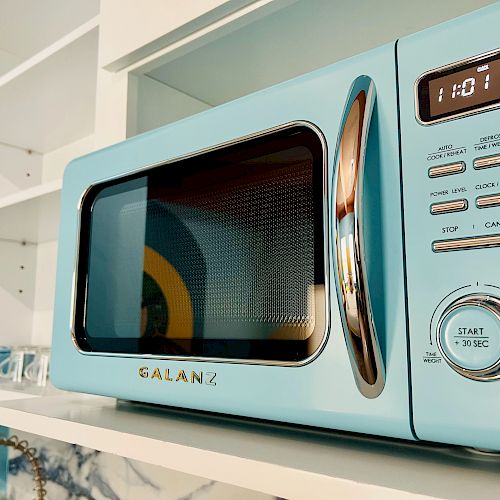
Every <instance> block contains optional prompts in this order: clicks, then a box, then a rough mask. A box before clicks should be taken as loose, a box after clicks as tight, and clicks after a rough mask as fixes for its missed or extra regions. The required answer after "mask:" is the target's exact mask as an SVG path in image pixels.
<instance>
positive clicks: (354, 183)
mask: <svg viewBox="0 0 500 500" xmlns="http://www.w3.org/2000/svg"><path fill="white" fill-rule="evenodd" d="M375 95H376V94H375V85H374V83H373V81H372V80H371V79H370V78H369V77H367V76H360V77H359V78H357V79H356V80H355V82H354V83H353V85H352V87H351V89H350V93H349V97H348V99H347V103H346V106H345V109H344V114H343V118H342V121H341V127H340V132H339V139H338V143H337V150H336V156H335V167H336V169H335V171H336V175H337V180H336V190H335V201H334V209H335V229H336V234H335V235H334V238H333V240H334V241H335V242H336V263H337V266H336V268H337V269H336V271H337V285H338V292H339V302H340V312H341V317H342V324H343V327H344V336H345V340H346V343H347V349H348V352H349V359H350V362H351V366H352V369H353V372H354V376H355V379H356V384H357V386H358V388H359V390H360V392H361V393H362V394H363V395H364V396H366V397H368V398H375V397H377V396H378V395H379V394H380V393H381V392H382V390H383V388H384V384H385V369H384V363H383V359H382V354H381V349H380V343H379V340H378V337H377V332H376V329H375V323H374V318H373V313H372V306H371V302H372V301H371V297H370V288H369V284H368V273H367V269H366V248H365V241H364V236H363V232H364V207H363V180H364V170H365V156H366V148H367V142H368V133H369V128H370V121H371V117H372V113H373V108H374V102H375Z"/></svg>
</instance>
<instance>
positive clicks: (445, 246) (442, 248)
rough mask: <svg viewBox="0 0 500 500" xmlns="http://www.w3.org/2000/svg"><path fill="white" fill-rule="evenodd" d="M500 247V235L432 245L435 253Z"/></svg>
mask: <svg viewBox="0 0 500 500" xmlns="http://www.w3.org/2000/svg"><path fill="white" fill-rule="evenodd" d="M498 246H500V234H494V235H492V236H473V237H472V238H458V239H454V240H440V241H434V242H433V243H432V250H433V251H434V252H451V251H453V250H474V249H476V248H491V247H498Z"/></svg>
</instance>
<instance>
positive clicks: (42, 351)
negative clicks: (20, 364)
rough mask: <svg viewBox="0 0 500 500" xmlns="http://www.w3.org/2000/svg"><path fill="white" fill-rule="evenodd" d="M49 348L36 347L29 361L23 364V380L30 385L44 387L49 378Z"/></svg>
mask: <svg viewBox="0 0 500 500" xmlns="http://www.w3.org/2000/svg"><path fill="white" fill-rule="evenodd" d="M49 361H50V348H48V347H37V348H36V349H35V355H34V357H33V358H32V359H31V361H29V362H27V363H25V364H24V368H23V375H24V378H25V379H26V380H27V381H28V382H30V383H31V384H35V385H37V386H40V387H45V386H46V385H47V381H48V378H49Z"/></svg>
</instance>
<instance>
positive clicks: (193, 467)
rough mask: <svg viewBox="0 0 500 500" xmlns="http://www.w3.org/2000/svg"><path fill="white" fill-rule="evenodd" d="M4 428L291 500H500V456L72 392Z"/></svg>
mask: <svg viewBox="0 0 500 500" xmlns="http://www.w3.org/2000/svg"><path fill="white" fill-rule="evenodd" d="M0 424H1V425H5V426H8V427H11V428H13V429H19V430H22V431H27V432H31V433H35V434H39V435H41V436H45V437H48V438H52V439H57V440H60V441H66V442H70V443H75V444H79V445H82V446H87V447H90V448H93V449H96V450H101V451H104V452H108V453H114V454H116V455H120V456H124V457H127V458H131V459H136V460H140V461H142V462H146V463H150V464H155V465H160V466H164V467H167V468H169V469H173V470H178V471H181V472H186V473H189V474H194V475H196V476H201V477H206V478H209V479H212V480H215V481H222V482H226V483H230V484H234V485H237V486H241V487H244V488H249V489H253V490H257V491H261V492H265V493H268V494H272V495H276V496H280V497H284V498H288V499H304V498H307V499H311V500H314V499H331V498H349V499H356V498H360V499H361V498H363V499H364V498H370V499H380V500H382V499H384V500H391V499H394V500H396V499H397V500H403V499H417V498H430V497H433V498H444V499H451V498H453V499H455V500H461V499H464V500H465V499H469V498H496V497H497V496H498V491H499V490H498V488H499V485H500V466H499V465H500V462H499V460H500V459H498V458H490V457H489V456H488V457H483V456H481V455H475V454H472V453H470V452H468V451H466V450H462V449H460V448H453V447H438V446H434V447H431V446H423V445H418V444H413V443H405V442H399V441H389V440H387V441H385V440H382V439H374V438H373V439H372V438H366V437H360V436H351V435H347V434H340V433H333V432H323V431H320V430H311V429H307V428H295V427H291V426H281V425H277V424H271V423H268V424H266V423H260V422H255V421H248V420H243V419H235V418H226V417H222V416H215V415H210V414H203V413H195V412H186V411H177V410H173V409H168V408H158V407H151V406H145V405H135V404H131V403H126V402H120V403H116V401H115V400H114V399H111V398H105V397H98V396H85V395H79V394H70V393H64V394H63V395H58V396H43V397H40V398H36V399H35V398H33V399H27V400H18V401H8V402H1V403H0Z"/></svg>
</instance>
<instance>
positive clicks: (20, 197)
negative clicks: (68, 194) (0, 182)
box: [0, 179, 62, 209]
mask: <svg viewBox="0 0 500 500" xmlns="http://www.w3.org/2000/svg"><path fill="white" fill-rule="evenodd" d="M61 188H62V180H60V179H57V180H55V181H52V182H46V183H44V184H39V185H38V186H34V187H32V188H29V189H23V190H22V191H19V192H17V193H13V194H10V195H8V196H4V197H3V198H0V209H2V208H6V207H10V206H13V205H17V204H19V203H23V202H25V201H30V200H34V199H35V198H40V197H42V196H45V195H50V194H53V193H56V192H57V191H60V190H61Z"/></svg>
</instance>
